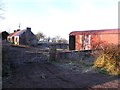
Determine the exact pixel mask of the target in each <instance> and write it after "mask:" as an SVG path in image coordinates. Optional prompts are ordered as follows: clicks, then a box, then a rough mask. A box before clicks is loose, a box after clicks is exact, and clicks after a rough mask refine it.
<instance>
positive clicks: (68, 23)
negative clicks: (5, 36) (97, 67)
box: [0, 0, 119, 39]
mask: <svg viewBox="0 0 120 90" xmlns="http://www.w3.org/2000/svg"><path fill="white" fill-rule="evenodd" d="M118 1H119V0H2V3H4V10H5V12H4V17H5V19H3V20H0V25H1V28H0V30H1V31H3V30H6V31H8V32H13V30H15V29H17V28H18V25H19V23H21V29H24V28H26V27H31V28H32V31H33V33H35V34H36V33H37V32H39V31H40V32H43V33H44V34H45V35H46V36H50V37H54V36H58V35H59V36H61V37H63V38H66V39H68V36H69V33H70V32H71V31H81V30H94V29H109V28H117V27H118Z"/></svg>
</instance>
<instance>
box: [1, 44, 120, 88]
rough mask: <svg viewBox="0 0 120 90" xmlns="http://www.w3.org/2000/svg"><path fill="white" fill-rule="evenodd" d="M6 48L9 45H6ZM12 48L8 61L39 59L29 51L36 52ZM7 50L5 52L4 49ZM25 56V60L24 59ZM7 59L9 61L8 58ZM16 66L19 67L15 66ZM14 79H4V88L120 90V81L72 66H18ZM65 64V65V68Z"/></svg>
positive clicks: (13, 73)
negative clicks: (111, 89)
mask: <svg viewBox="0 0 120 90" xmlns="http://www.w3.org/2000/svg"><path fill="white" fill-rule="evenodd" d="M4 46H5V45H4ZM5 47H8V49H7V51H9V53H7V54H8V55H7V58H8V59H9V60H8V61H10V62H11V63H14V62H16V60H17V61H22V60H23V61H26V60H28V59H32V58H33V57H35V56H34V55H33V56H31V55H28V56H27V57H26V53H25V52H26V51H30V52H32V51H35V49H34V48H32V49H31V48H27V49H25V48H19V47H11V46H10V45H6V46H5ZM3 49H4V48H3ZM20 53H21V54H22V53H24V54H22V56H21V57H20V55H21V54H20ZM5 59H6V58H5ZM14 64H16V65H14ZM14 64H13V67H12V70H13V71H12V75H10V76H8V77H7V78H6V77H4V78H3V82H2V86H3V87H2V88H89V89H91V88H118V87H119V82H118V81H119V80H120V78H118V77H114V76H109V75H105V74H101V73H96V72H93V71H88V72H83V69H84V68H80V67H79V68H80V69H74V68H72V66H71V65H70V64H67V67H66V66H65V65H66V64H65V63H61V62H60V63H59V62H44V63H37V62H23V63H14ZM61 64H62V65H61ZM70 68H72V69H70Z"/></svg>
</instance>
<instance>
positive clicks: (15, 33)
mask: <svg viewBox="0 0 120 90" xmlns="http://www.w3.org/2000/svg"><path fill="white" fill-rule="evenodd" d="M26 30H27V29H24V30H19V31H16V32H14V33H11V34H10V35H9V36H11V37H13V36H20V35H21V34H23V32H25V31H26Z"/></svg>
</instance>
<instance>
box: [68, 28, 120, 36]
mask: <svg viewBox="0 0 120 90" xmlns="http://www.w3.org/2000/svg"><path fill="white" fill-rule="evenodd" d="M118 33H120V29H102V30H85V31H73V32H71V33H70V34H69V35H83V34H118Z"/></svg>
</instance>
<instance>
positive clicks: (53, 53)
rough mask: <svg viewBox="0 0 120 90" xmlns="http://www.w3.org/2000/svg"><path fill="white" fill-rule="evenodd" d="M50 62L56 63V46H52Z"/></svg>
mask: <svg viewBox="0 0 120 90" xmlns="http://www.w3.org/2000/svg"><path fill="white" fill-rule="evenodd" d="M50 61H56V46H55V45H51V46H50Z"/></svg>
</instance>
